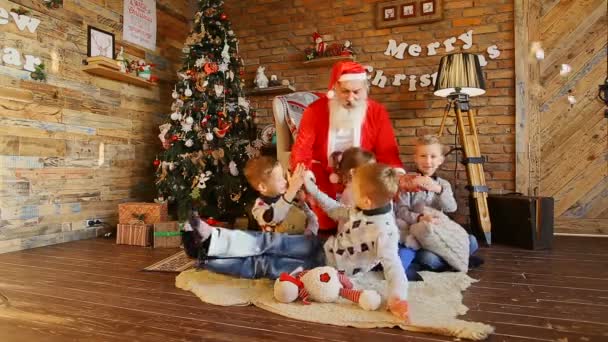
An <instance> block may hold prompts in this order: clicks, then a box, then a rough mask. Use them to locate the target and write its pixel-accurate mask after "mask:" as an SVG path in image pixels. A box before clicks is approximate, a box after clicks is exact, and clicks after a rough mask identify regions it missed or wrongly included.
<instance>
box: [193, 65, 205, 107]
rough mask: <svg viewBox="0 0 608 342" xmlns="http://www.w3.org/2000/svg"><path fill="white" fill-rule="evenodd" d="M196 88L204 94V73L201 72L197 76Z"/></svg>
mask: <svg viewBox="0 0 608 342" xmlns="http://www.w3.org/2000/svg"><path fill="white" fill-rule="evenodd" d="M195 87H196V90H198V91H200V92H204V91H205V74H203V73H202V72H199V73H198V74H197V75H196V85H195ZM205 104H206V103H205Z"/></svg>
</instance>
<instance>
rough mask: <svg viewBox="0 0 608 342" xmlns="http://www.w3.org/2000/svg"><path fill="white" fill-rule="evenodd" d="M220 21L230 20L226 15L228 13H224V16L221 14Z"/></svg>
mask: <svg viewBox="0 0 608 342" xmlns="http://www.w3.org/2000/svg"><path fill="white" fill-rule="evenodd" d="M220 19H222V20H226V19H228V16H227V15H226V13H222V14H220Z"/></svg>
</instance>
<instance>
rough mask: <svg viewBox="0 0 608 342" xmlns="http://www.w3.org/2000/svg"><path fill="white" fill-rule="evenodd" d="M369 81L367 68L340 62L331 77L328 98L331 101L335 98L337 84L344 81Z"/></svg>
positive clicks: (335, 66)
mask: <svg viewBox="0 0 608 342" xmlns="http://www.w3.org/2000/svg"><path fill="white" fill-rule="evenodd" d="M366 79H367V73H366V70H365V67H363V65H361V64H359V63H357V62H351V61H346V62H338V63H336V64H334V67H333V68H332V70H331V75H330V76H329V87H328V88H329V91H328V92H327V97H329V98H330V99H331V98H332V97H334V95H335V92H334V87H335V86H336V83H337V82H342V81H357V80H359V81H363V80H366Z"/></svg>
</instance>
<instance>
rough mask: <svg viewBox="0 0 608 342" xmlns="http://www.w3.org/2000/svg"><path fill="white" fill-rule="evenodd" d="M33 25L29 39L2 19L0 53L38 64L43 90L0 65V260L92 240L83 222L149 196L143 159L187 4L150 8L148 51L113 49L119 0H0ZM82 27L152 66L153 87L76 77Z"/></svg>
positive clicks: (166, 98)
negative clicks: (52, 1)
mask: <svg viewBox="0 0 608 342" xmlns="http://www.w3.org/2000/svg"><path fill="white" fill-rule="evenodd" d="M0 7H2V8H5V9H6V10H7V11H10V10H11V9H16V8H19V7H23V8H25V9H27V10H30V11H31V13H30V16H31V17H35V18H38V19H40V20H41V23H40V25H39V26H38V28H37V29H36V31H35V32H34V33H30V32H29V31H27V30H25V31H20V30H19V29H18V28H17V26H16V25H15V24H14V22H13V21H12V19H11V20H10V21H9V23H8V24H7V25H1V26H0V41H2V44H1V45H2V47H6V46H8V47H15V48H17V49H18V50H19V51H20V52H21V53H22V54H31V55H35V56H38V57H40V58H41V59H42V60H43V62H44V63H45V65H46V67H47V72H48V74H47V76H48V80H47V82H45V83H40V82H36V81H33V80H31V79H30V77H29V72H27V71H25V70H21V69H20V68H19V67H13V66H10V65H7V64H3V65H0V253H3V252H8V251H13V250H18V249H23V248H31V247H37V246H42V245H46V244H51V243H59V242H65V241H70V240H73V239H79V238H88V237H92V236H95V235H96V234H97V229H91V228H85V221H86V220H87V219H91V218H96V219H101V220H103V221H104V222H106V223H107V224H109V225H114V224H115V223H116V221H117V212H116V208H117V205H118V203H120V202H124V201H130V200H147V201H150V200H152V199H153V198H154V192H155V191H154V183H153V168H152V167H151V161H152V160H153V158H154V155H155V154H156V152H157V151H158V149H159V147H160V145H159V142H158V138H157V134H158V123H159V122H160V120H161V115H163V114H165V113H167V112H168V111H169V107H170V102H171V98H170V96H171V95H170V94H171V91H170V89H171V88H172V87H173V82H174V81H175V71H176V70H177V68H179V67H181V61H180V58H181V52H180V50H181V47H182V45H183V42H184V41H185V38H186V36H187V34H188V31H189V18H191V17H192V15H193V14H194V13H193V12H192V7H191V4H190V2H189V1H187V0H183V1H159V2H158V4H157V18H158V31H157V37H158V38H157V48H156V50H155V51H150V50H145V49H143V48H139V47H137V46H134V45H131V44H128V43H125V42H122V33H121V31H122V9H123V1H122V0H69V1H64V6H63V8H60V9H54V10H49V9H47V8H46V7H45V6H44V5H43V2H42V1H37V0H17V1H8V0H0ZM87 25H91V26H94V27H98V28H101V29H105V30H108V31H111V32H114V34H115V36H116V45H117V46H116V47H117V51H118V49H119V48H120V46H124V47H125V51H126V53H127V54H128V55H129V56H130V57H133V58H136V57H139V58H145V59H146V60H149V61H152V62H154V63H157V64H158V65H159V67H158V70H157V72H156V74H157V75H158V76H159V77H160V78H161V83H160V85H159V86H158V87H153V88H149V89H148V88H140V87H136V86H133V85H129V84H125V83H121V82H117V81H113V80H108V79H104V78H100V77H97V76H93V75H90V74H88V73H84V72H82V71H81V63H82V60H83V59H84V58H86V52H87Z"/></svg>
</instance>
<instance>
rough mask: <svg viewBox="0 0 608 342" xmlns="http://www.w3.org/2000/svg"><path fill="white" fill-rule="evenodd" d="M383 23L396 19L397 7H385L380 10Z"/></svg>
mask: <svg viewBox="0 0 608 342" xmlns="http://www.w3.org/2000/svg"><path fill="white" fill-rule="evenodd" d="M382 13H383V14H382V17H383V20H384V21H389V20H395V19H397V6H387V7H384V8H383V9H382Z"/></svg>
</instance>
